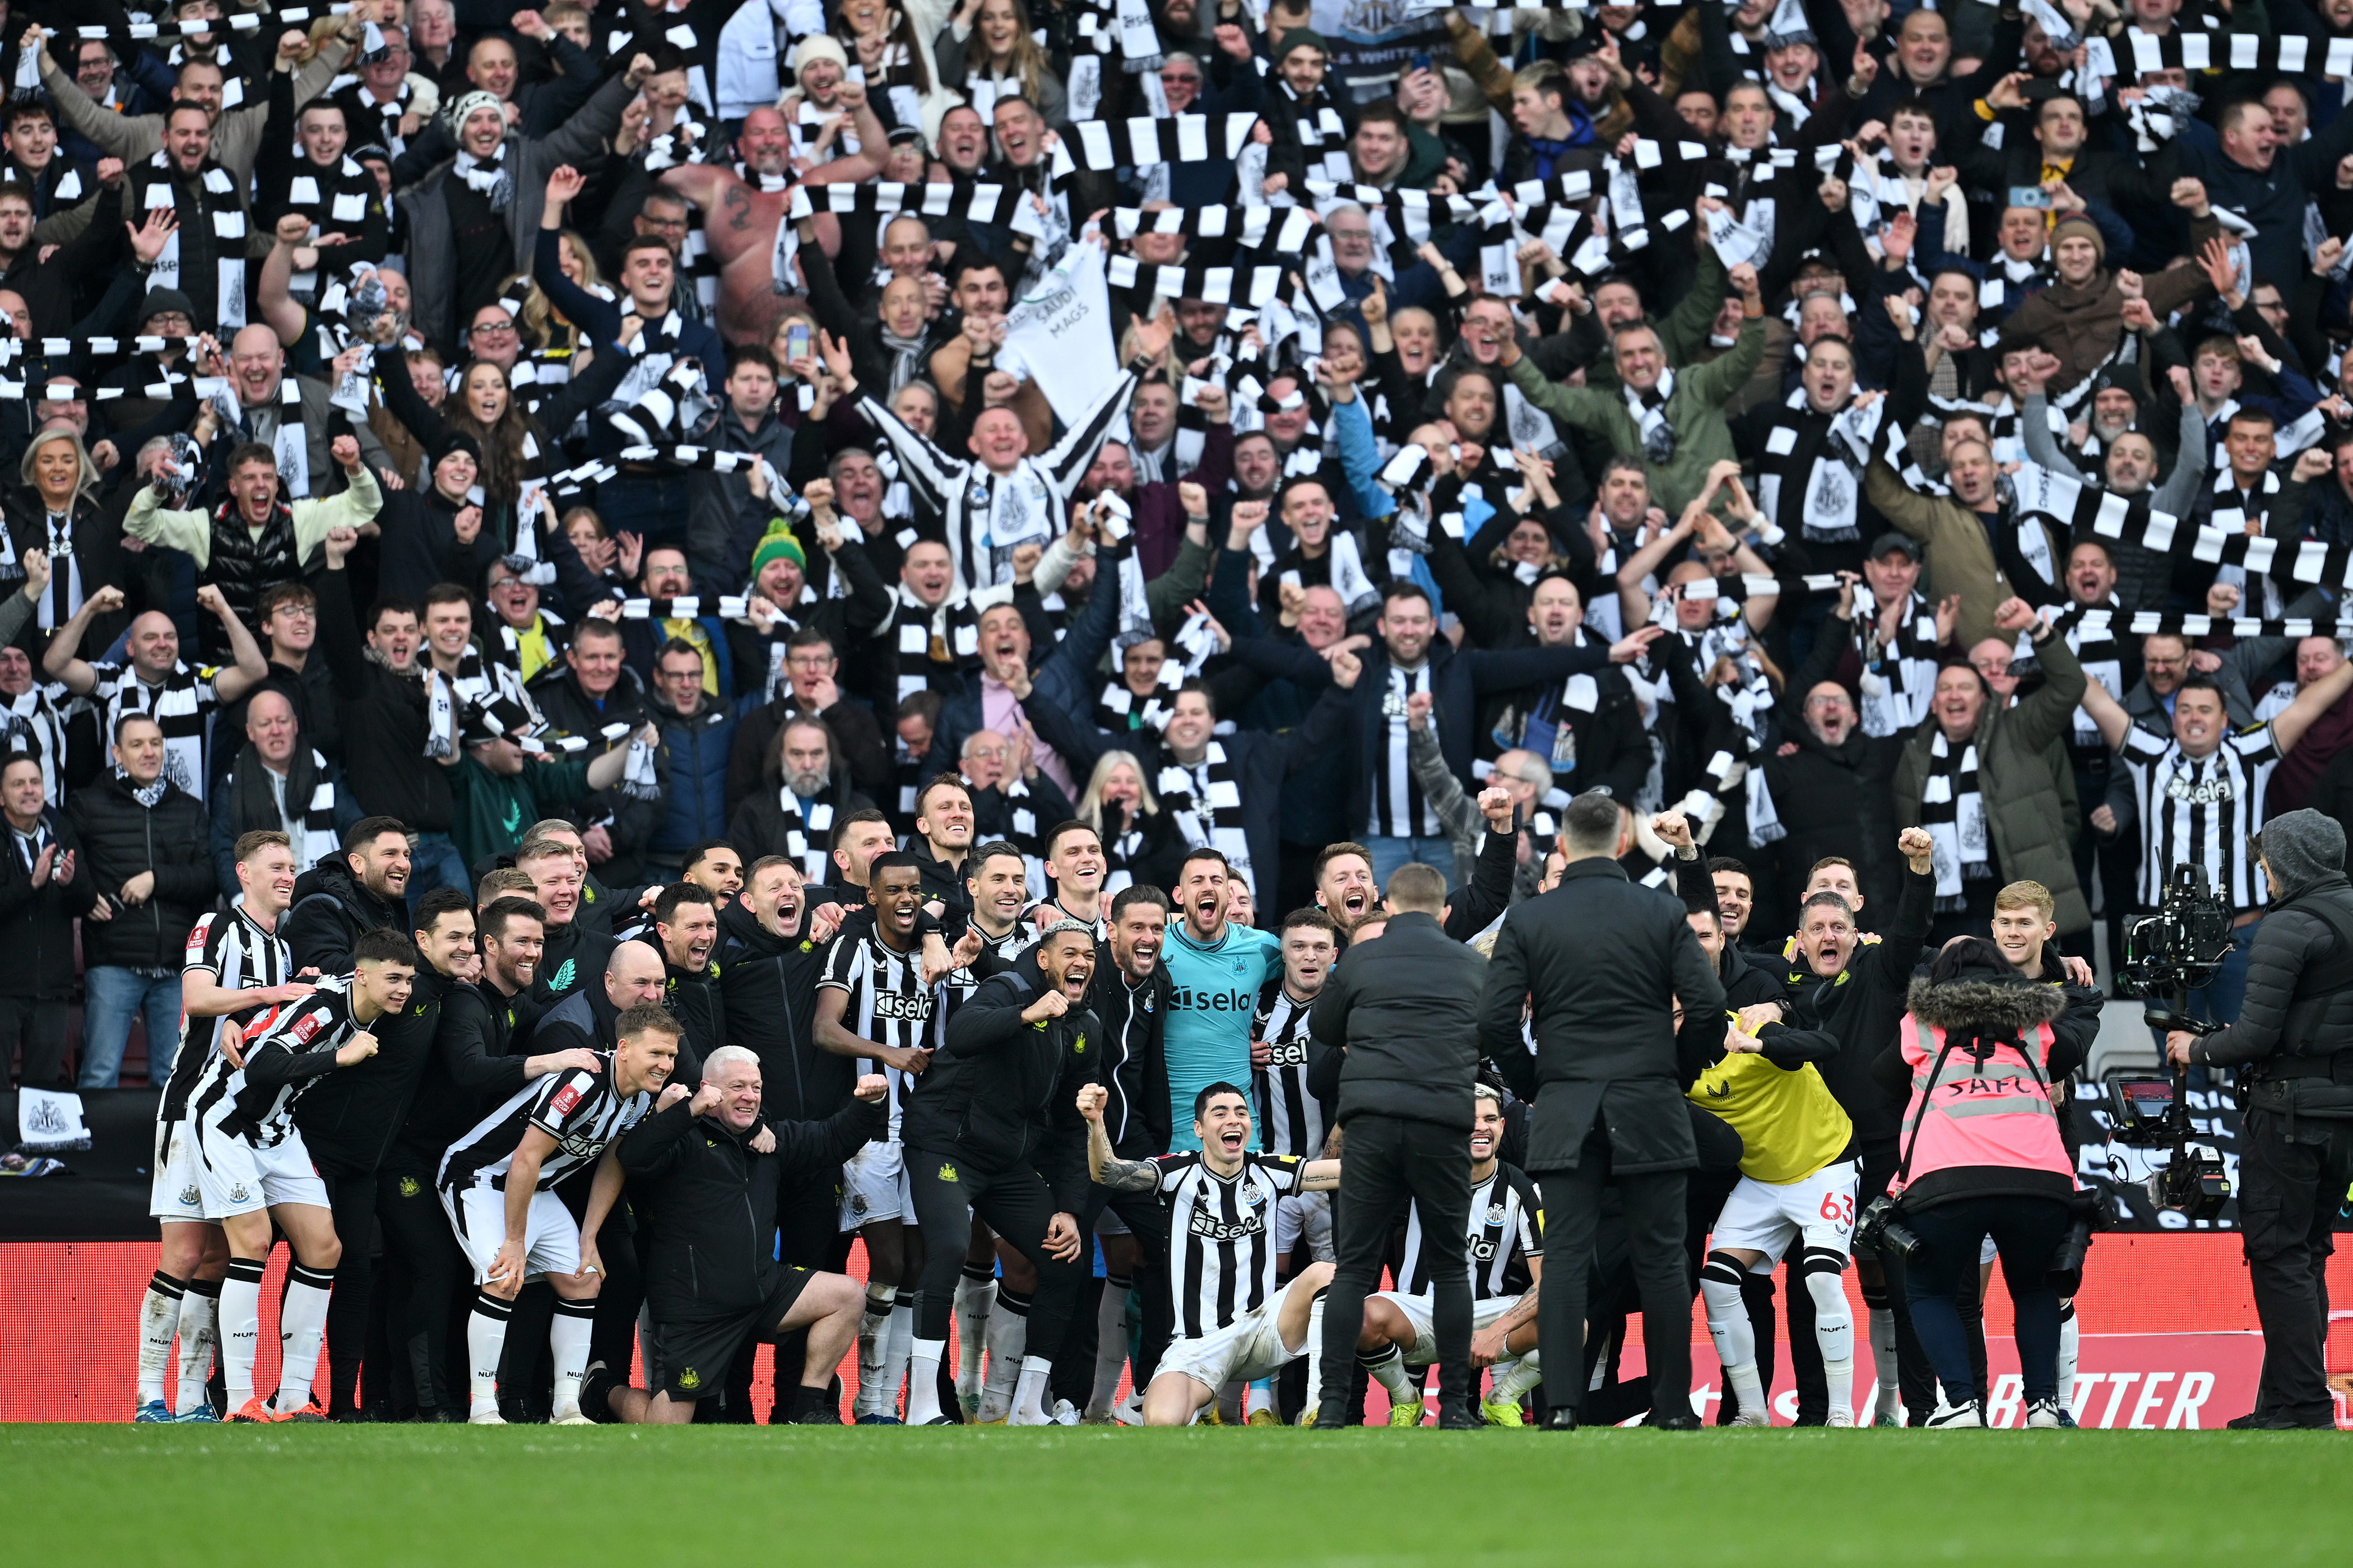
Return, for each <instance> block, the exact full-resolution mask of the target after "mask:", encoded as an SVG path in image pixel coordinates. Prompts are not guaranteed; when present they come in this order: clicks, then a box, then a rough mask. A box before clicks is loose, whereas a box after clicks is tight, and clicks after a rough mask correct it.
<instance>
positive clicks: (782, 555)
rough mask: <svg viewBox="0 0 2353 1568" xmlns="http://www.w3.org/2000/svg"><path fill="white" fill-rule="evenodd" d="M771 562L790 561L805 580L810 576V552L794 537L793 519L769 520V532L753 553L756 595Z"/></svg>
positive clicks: (753, 583)
mask: <svg viewBox="0 0 2353 1568" xmlns="http://www.w3.org/2000/svg"><path fill="white" fill-rule="evenodd" d="M771 561H789V562H791V563H793V564H794V565H796V566H797V567H799V568H800V569H801V575H802V576H803V577H804V578H806V577H807V575H808V552H807V551H805V550H803V549H802V548H801V542H800V541H799V540H797V539H795V538H794V537H793V523H792V519H790V518H788V517H775V518H771V519H769V520H768V531H767V532H765V533H764V534H762V535H761V536H760V542H759V544H758V546H757V547H756V548H754V550H753V552H752V588H753V591H754V593H756V592H758V591H759V586H760V574H761V573H763V572H765V571H766V570H767V567H768V563H769V562H771ZM779 607H780V608H781V607H782V606H779Z"/></svg>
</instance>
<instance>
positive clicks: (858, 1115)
mask: <svg viewBox="0 0 2353 1568" xmlns="http://www.w3.org/2000/svg"><path fill="white" fill-rule="evenodd" d="M760 1125H761V1124H760V1122H757V1121H754V1123H753V1124H752V1125H751V1126H750V1127H748V1128H746V1129H744V1131H741V1132H738V1131H735V1130H734V1129H733V1128H732V1127H729V1126H728V1125H727V1124H726V1123H725V1122H723V1121H720V1120H719V1119H718V1118H717V1117H715V1116H701V1117H698V1116H696V1115H694V1114H693V1112H692V1110H691V1109H690V1108H689V1106H688V1103H687V1101H685V1100H680V1101H679V1102H678V1103H677V1104H675V1105H672V1106H671V1107H670V1109H669V1110H658V1111H656V1112H655V1113H654V1114H653V1115H652V1116H650V1117H649V1118H647V1119H646V1120H645V1121H643V1122H642V1123H640V1124H639V1125H638V1126H637V1127H636V1128H634V1129H632V1130H631V1131H630V1132H629V1135H628V1137H626V1138H624V1139H622V1140H621V1143H620V1147H619V1149H618V1151H617V1153H616V1155H615V1157H616V1158H617V1159H618V1160H619V1161H620V1163H621V1169H622V1170H623V1171H625V1172H627V1173H628V1182H629V1206H630V1208H631V1209H632V1210H633V1211H635V1212H636V1213H637V1214H638V1215H641V1216H642V1217H643V1218H644V1219H645V1220H646V1221H647V1222H648V1224H647V1226H646V1228H645V1229H644V1230H642V1231H640V1232H639V1236H640V1237H641V1239H640V1242H639V1253H640V1260H641V1262H642V1264H643V1266H644V1268H645V1279H646V1302H647V1305H648V1306H649V1307H651V1308H652V1309H653V1315H654V1321H656V1322H706V1321H712V1320H714V1319H725V1318H733V1317H738V1316H740V1315H742V1314H743V1313H745V1312H749V1311H753V1310H756V1309H757V1308H758V1307H759V1306H760V1305H761V1303H763V1302H764V1301H765V1300H767V1299H768V1294H769V1292H770V1291H771V1290H773V1289H775V1288H776V1272H777V1270H778V1269H779V1268H783V1267H784V1265H782V1264H779V1263H778V1262H777V1261H776V1212H777V1210H778V1208H779V1207H780V1206H781V1202H782V1198H783V1194H784V1191H785V1189H786V1187H787V1186H790V1185H797V1184H800V1183H803V1182H809V1183H817V1182H822V1183H824V1184H827V1185H828V1187H830V1186H831V1185H832V1184H833V1183H835V1182H836V1181H838V1180H839V1176H840V1166H841V1163H842V1162H844V1161H846V1160H848V1159H849V1157H850V1156H851V1155H853V1154H855V1153H857V1152H858V1150H859V1148H860V1145H861V1144H863V1143H865V1142H867V1141H868V1140H870V1139H874V1138H880V1137H881V1136H882V1134H883V1130H884V1127H885V1125H886V1120H885V1113H884V1110H883V1107H882V1103H881V1101H880V1100H851V1101H850V1102H849V1104H847V1105H845V1106H843V1107H842V1108H841V1109H840V1110H838V1111H836V1112H834V1114H833V1115H831V1116H829V1117H828V1118H827V1119H826V1120H824V1121H769V1122H768V1123H767V1126H768V1128H769V1129H770V1130H771V1131H774V1132H775V1133H776V1148H775V1149H774V1150H772V1151H770V1152H768V1153H765V1154H761V1153H755V1152H753V1149H752V1146H751V1139H752V1137H753V1136H754V1134H755V1133H756V1132H757V1131H759V1129H760ZM765 1327H766V1328H774V1327H775V1325H774V1324H768V1325H765Z"/></svg>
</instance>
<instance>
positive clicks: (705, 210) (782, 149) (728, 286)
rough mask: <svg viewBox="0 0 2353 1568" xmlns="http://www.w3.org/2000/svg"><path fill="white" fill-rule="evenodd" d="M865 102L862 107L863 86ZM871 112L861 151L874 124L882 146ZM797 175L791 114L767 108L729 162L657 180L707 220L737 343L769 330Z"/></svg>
mask: <svg viewBox="0 0 2353 1568" xmlns="http://www.w3.org/2000/svg"><path fill="white" fill-rule="evenodd" d="M859 98H860V104H861V106H862V105H863V103H864V90H863V89H859ZM872 113H873V111H872V110H869V109H862V108H861V111H860V115H859V119H860V145H861V146H863V145H866V144H867V143H866V142H865V138H864V132H865V131H866V129H867V125H866V123H865V122H866V121H872V129H873V131H874V132H875V136H876V142H875V144H876V145H880V142H881V121H873V120H872ZM792 174H793V167H792V138H791V137H790V135H789V134H787V132H786V126H785V117H784V115H783V114H781V113H780V112H778V111H777V110H775V109H765V108H764V109H755V110H752V112H751V113H749V114H746V115H745V116H744V124H743V127H742V129H740V130H738V131H737V132H735V156H734V158H733V160H732V161H730V162H729V163H679V164H676V165H674V166H673V167H671V168H669V169H665V170H663V171H662V173H661V174H659V176H658V179H659V183H660V184H661V185H662V186H663V187H664V188H665V189H667V190H672V191H675V192H677V193H678V194H679V195H681V196H684V197H685V198H686V199H687V200H688V201H690V202H692V203H693V204H694V205H695V208H696V210H697V211H698V212H699V213H701V215H702V242H703V244H704V245H705V246H706V247H708V248H709V250H710V252H711V256H712V259H713V260H715V261H717V262H718V264H719V326H720V330H721V331H723V332H724V333H725V334H726V336H727V337H728V338H729V340H731V341H733V342H759V341H760V340H761V339H762V338H764V337H765V335H766V333H767V330H768V325H769V317H770V316H771V315H773V313H774V304H773V301H774V300H775V298H776V283H775V279H774V278H773V276H772V269H773V268H772V263H773V261H774V257H775V251H776V225H777V224H778V223H780V222H781V221H783V219H784V216H785V207H786V188H787V187H788V186H789V185H790V184H791V183H792Z"/></svg>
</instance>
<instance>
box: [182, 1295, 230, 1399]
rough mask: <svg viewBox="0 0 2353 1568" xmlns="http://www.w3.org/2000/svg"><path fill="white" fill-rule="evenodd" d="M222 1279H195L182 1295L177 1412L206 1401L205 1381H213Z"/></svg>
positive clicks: (218, 1333) (218, 1334) (218, 1338)
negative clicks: (214, 1351)
mask: <svg viewBox="0 0 2353 1568" xmlns="http://www.w3.org/2000/svg"><path fill="white" fill-rule="evenodd" d="M220 1294H221V1282H220V1281H219V1280H217V1279H192V1280H190V1281H188V1293H187V1294H186V1295H185V1296H183V1297H181V1298H180V1397H179V1398H178V1399H177V1400H176V1401H174V1404H173V1405H172V1408H173V1409H174V1410H175V1411H188V1410H194V1409H195V1407H196V1406H197V1405H202V1404H204V1403H205V1402H206V1395H205V1384H207V1383H209V1382H211V1381H212V1375H213V1346H214V1345H215V1344H216V1343H218V1342H219V1340H220Z"/></svg>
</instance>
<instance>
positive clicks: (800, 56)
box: [787, 33, 849, 74]
mask: <svg viewBox="0 0 2353 1568" xmlns="http://www.w3.org/2000/svg"><path fill="white" fill-rule="evenodd" d="M811 60H831V61H832V62H833V63H834V64H835V65H838V66H839V67H840V68H842V69H843V70H848V69H849V52H848V51H847V50H845V49H844V48H843V47H841V44H840V41H839V39H837V38H835V37H833V35H832V34H830V33H811V34H809V35H808V37H805V38H803V39H802V40H801V41H800V42H799V43H797V44H796V45H794V46H793V58H792V59H791V60H790V61H789V62H787V63H789V64H790V66H791V67H792V68H793V70H794V72H795V73H796V74H797V73H799V72H801V71H804V70H807V68H808V63H809V61H811Z"/></svg>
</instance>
